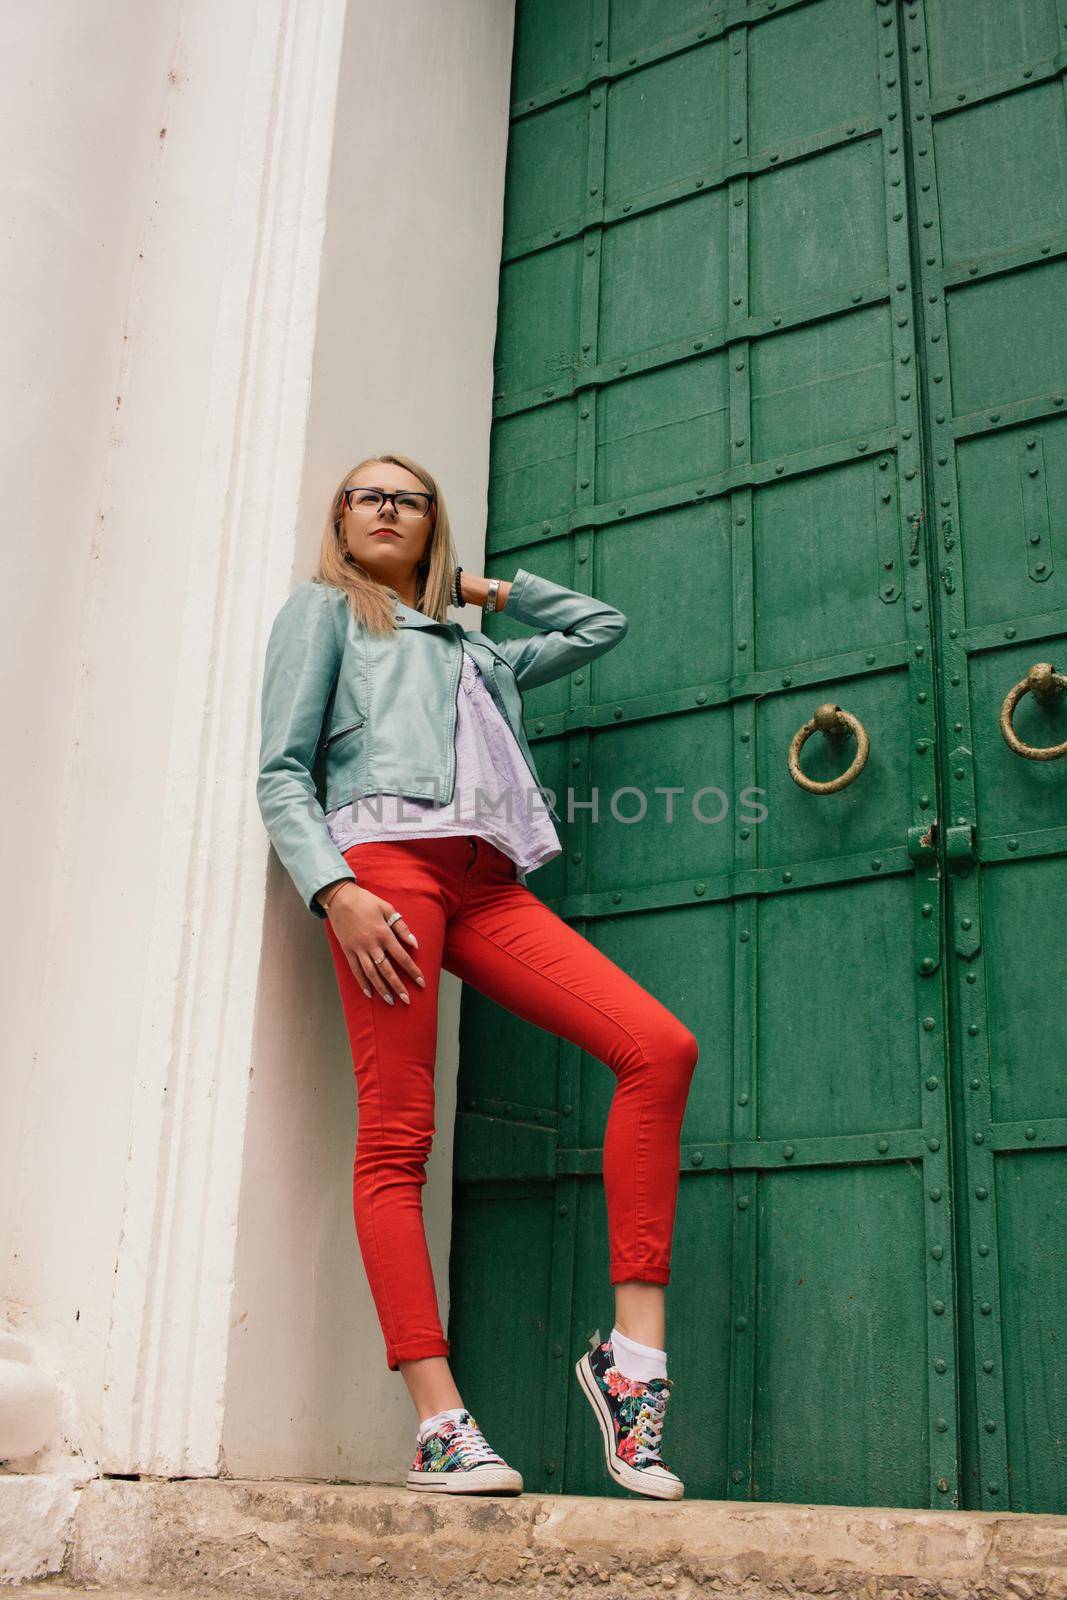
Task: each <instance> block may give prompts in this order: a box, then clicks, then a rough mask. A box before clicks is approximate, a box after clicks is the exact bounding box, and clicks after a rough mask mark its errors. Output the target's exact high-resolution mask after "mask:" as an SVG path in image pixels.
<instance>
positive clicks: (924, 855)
mask: <svg viewBox="0 0 1067 1600" xmlns="http://www.w3.org/2000/svg"><path fill="white" fill-rule="evenodd" d="M908 854H909V856H910V857H911V859H912V860H913V861H936V860H937V818H936V817H931V819H930V821H929V822H927V823H920V824H919V826H918V827H917V828H909V829H908Z"/></svg>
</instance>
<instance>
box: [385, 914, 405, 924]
mask: <svg viewBox="0 0 1067 1600" xmlns="http://www.w3.org/2000/svg"><path fill="white" fill-rule="evenodd" d="M400 917H401V912H399V911H394V912H393V914H392V916H391V917H386V919H385V926H386V927H387V928H391V927H392V926H393V923H394V922H399V921H400Z"/></svg>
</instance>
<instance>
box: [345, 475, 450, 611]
mask: <svg viewBox="0 0 1067 1600" xmlns="http://www.w3.org/2000/svg"><path fill="white" fill-rule="evenodd" d="M348 488H349V489H350V490H355V491H357V492H356V493H353V494H350V495H346V496H345V501H344V521H343V523H342V532H343V534H344V538H345V543H346V544H347V546H348V549H349V551H350V553H351V554H352V556H353V557H354V558H355V560H356V561H358V562H359V564H360V566H361V567H362V568H363V569H364V571H365V572H367V573H368V574H369V575H370V576H371V577H372V578H374V579H376V580H377V581H378V582H379V583H385V584H389V585H390V586H391V587H392V588H394V589H395V590H396V591H397V592H398V594H401V595H411V596H412V597H414V592H415V570H416V568H417V566H418V564H419V562H420V561H421V559H422V556H423V554H424V552H425V550H426V549H427V546H428V544H429V541H430V538H431V536H432V533H433V523H432V521H431V518H430V513H429V511H426V512H422V511H421V510H418V511H417V510H416V508H419V507H420V506H421V505H422V504H425V500H423V501H422V502H420V501H418V500H415V501H410V500H406V499H405V492H407V493H410V494H412V495H423V496H425V495H426V486H425V484H424V483H423V482H422V481H421V479H419V478H416V476H415V474H414V473H413V472H409V471H408V470H407V468H406V467H398V466H394V465H393V463H392V462H387V461H372V462H371V463H370V465H369V466H365V467H360V468H359V470H358V472H354V473H353V474H352V476H351V478H349V480H348ZM371 489H382V490H384V491H385V492H386V493H389V492H391V491H393V490H395V491H396V492H397V496H398V498H397V500H395V501H393V500H384V501H382V502H381V504H379V503H378V502H376V500H375V499H374V496H373V495H371V494H369V493H367V494H361V493H360V492H358V491H361V490H362V491H369V490H371ZM350 502H351V503H350Z"/></svg>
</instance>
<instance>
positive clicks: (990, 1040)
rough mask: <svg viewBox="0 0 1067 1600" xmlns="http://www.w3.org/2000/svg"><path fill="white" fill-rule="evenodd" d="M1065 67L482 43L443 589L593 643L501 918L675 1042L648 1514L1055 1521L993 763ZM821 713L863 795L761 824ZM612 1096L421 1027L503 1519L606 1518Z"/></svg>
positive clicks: (835, 41) (1058, 507) (1046, 590)
mask: <svg viewBox="0 0 1067 1600" xmlns="http://www.w3.org/2000/svg"><path fill="white" fill-rule="evenodd" d="M1065 23H1067V10H1065V7H1064V4H1063V0H1059V4H1057V0H927V3H926V4H925V5H919V4H911V5H909V4H903V5H900V4H896V3H894V0H885V3H880V0H760V3H759V4H752V5H750V6H747V7H746V6H744V5H734V6H731V7H726V6H724V5H723V3H722V0H719V3H718V4H717V5H716V4H712V3H710V0H519V3H518V10H517V18H516V41H515V57H514V66H513V79H512V103H513V104H512V123H511V133H510V142H509V149H508V172H507V187H506V200H505V237H504V248H503V255H502V262H501V276H500V306H499V326H498V336H497V348H496V390H497V393H496V399H495V410H494V425H493V435H492V479H491V482H492V486H491V503H490V532H489V545H488V548H489V563H488V565H489V570H490V573H495V574H498V575H501V576H504V577H507V576H510V575H511V574H512V573H513V572H514V570H515V568H516V566H518V565H528V566H532V567H534V568H535V569H536V570H538V571H541V572H544V573H545V574H546V575H547V576H549V577H553V578H556V579H558V580H559V581H561V582H564V583H568V584H570V585H571V586H573V587H575V588H579V589H585V590H589V591H593V592H596V593H598V594H600V595H603V596H604V597H605V598H606V599H608V600H609V601H611V603H612V604H615V605H618V606H619V607H620V608H621V609H622V610H623V611H625V612H626V613H627V615H628V617H629V619H630V632H629V634H628V636H627V639H626V641H625V643H624V644H623V645H622V646H621V647H620V648H619V649H618V650H616V651H613V652H610V653H609V654H608V655H607V656H605V657H603V658H602V659H601V660H600V661H598V662H595V663H593V665H592V668H591V669H590V670H589V671H587V672H578V673H575V674H573V675H572V676H571V677H570V678H568V679H565V680H561V681H558V682H556V683H553V684H549V685H546V686H544V687H543V688H541V689H538V690H536V691H534V692H532V693H530V694H528V695H527V696H526V715H527V728H528V731H529V734H530V737H531V739H536V740H537V741H538V743H537V746H536V751H537V756H538V763H539V768H540V771H541V774H542V777H543V779H544V781H545V783H546V784H547V785H549V786H550V787H551V788H553V789H554V790H555V792H556V794H557V797H560V798H561V799H562V802H563V803H562V804H561V805H560V807H559V809H560V811H561V814H562V815H564V816H566V815H567V813H566V810H565V805H566V798H567V794H568V790H573V792H574V796H575V802H576V803H575V809H574V820H573V821H572V822H570V823H569V825H568V826H567V828H566V832H565V836H564V839H563V843H564V846H565V849H564V854H563V856H562V857H561V858H560V859H559V860H557V861H556V862H554V863H552V864H551V865H549V866H548V867H546V868H544V869H542V870H541V871H540V872H539V873H538V874H537V876H536V878H535V879H534V880H532V882H533V886H534V887H535V888H536V890H537V892H538V893H539V894H541V895H542V897H543V898H544V899H545V900H547V901H548V903H549V904H550V905H552V906H553V908H554V909H556V910H557V911H558V912H559V913H560V914H561V915H562V916H564V917H565V918H566V919H567V920H568V921H573V922H574V924H575V925H576V926H577V927H578V928H579V929H580V930H581V931H582V932H583V933H584V934H585V935H586V936H587V937H588V938H589V939H591V940H592V941H593V942H595V943H596V944H597V945H598V946H599V947H600V948H602V949H604V950H605V951H606V952H607V953H608V954H610V955H611V956H612V958H613V959H615V960H616V961H618V962H619V963H620V964H621V965H623V966H624V967H625V968H626V969H627V970H628V971H629V972H631V973H633V975H634V976H635V977H636V978H637V979H638V980H639V981H640V982H642V983H643V984H645V986H646V987H648V988H650V989H651V990H652V991H653V992H654V993H656V994H657V995H658V996H659V997H660V998H661V999H662V1000H663V1001H664V1003H665V1004H667V1005H669V1006H670V1007H671V1008H672V1009H673V1010H675V1011H676V1012H677V1013H678V1015H679V1016H681V1017H682V1018H683V1020H684V1021H685V1022H686V1023H687V1024H688V1025H689V1026H690V1027H691V1028H692V1029H693V1031H694V1032H695V1033H696V1034H697V1036H698V1038H699V1039H700V1041H701V1057H700V1061H699V1062H698V1065H697V1070H696V1074H695V1077H694V1080H693V1087H692V1091H691V1095H690V1101H689V1108H688V1111H687V1115H686V1121H685V1125H684V1128H683V1132H682V1158H681V1181H680V1192H679V1202H678V1216H677V1224H676V1230H675V1244H674V1256H673V1263H672V1282H671V1285H670V1287H669V1289H668V1296H667V1306H668V1348H669V1354H670V1371H671V1376H672V1377H673V1378H675V1379H676V1381H677V1396H676V1402H675V1407H674V1408H672V1413H671V1417H670V1419H669V1424H668V1426H669V1429H670V1434H671V1438H670V1448H669V1450H668V1449H667V1447H666V1444H665V1449H664V1453H665V1455H666V1457H667V1459H668V1460H669V1461H670V1463H671V1465H672V1466H673V1467H675V1469H676V1470H677V1471H678V1472H679V1473H680V1474H681V1476H682V1477H683V1478H684V1479H685V1481H686V1485H687V1494H688V1495H690V1496H707V1497H713V1498H726V1497H732V1498H737V1499H759V1500H775V1501H809V1502H822V1503H837V1504H864V1505H871V1504H888V1505H900V1506H927V1505H934V1506H947V1507H957V1506H981V1507H983V1508H987V1509H1001V1508H1013V1509H1016V1510H1032V1511H1038V1510H1061V1511H1062V1510H1067V1464H1065V1463H1067V1453H1065V1450H1064V1432H1065V1429H1067V1354H1065V1342H1064V1340H1065V1336H1064V1334H1063V1327H1064V1323H1065V1316H1064V1313H1065V1311H1067V1246H1065V1243H1064V1241H1065V1239H1067V1229H1065V1227H1064V1224H1065V1221H1067V1198H1065V1195H1067V1183H1065V1179H1067V1163H1065V1160H1064V1149H1065V1147H1067V1071H1065V1068H1067V1007H1065V1005H1064V977H1065V968H1067V962H1065V958H1064V953H1063V937H1062V927H1063V921H1064V913H1065V912H1067V871H1065V860H1067V804H1065V799H1067V762H1049V761H1037V760H1032V759H1028V758H1026V757H1025V756H1022V755H1019V754H1016V753H1014V752H1013V751H1012V750H1011V749H1010V748H1009V745H1008V743H1007V742H1006V739H1005V737H1004V735H1003V734H1002V732H1001V731H1000V727H999V721H998V719H999V715H1000V709H1001V705H1002V702H1003V700H1004V697H1005V695H1006V694H1007V692H1008V690H1009V689H1011V688H1012V686H1013V685H1015V684H1016V683H1017V682H1019V681H1020V680H1022V679H1024V678H1025V677H1026V674H1027V672H1028V670H1029V668H1030V667H1031V666H1032V665H1034V664H1035V663H1038V662H1048V661H1050V660H1051V661H1052V662H1053V663H1054V664H1056V665H1061V664H1064V663H1062V662H1057V661H1056V654H1057V651H1059V653H1060V655H1061V656H1064V655H1067V652H1065V651H1064V650H1063V639H1064V636H1065V621H1067V609H1065V607H1067V599H1065V591H1064V587H1063V585H1064V571H1063V568H1064V560H1063V552H1060V556H1061V560H1060V568H1061V570H1060V571H1059V572H1058V573H1057V572H1056V570H1055V565H1054V557H1055V554H1056V552H1055V548H1054V546H1055V540H1056V537H1057V532H1058V530H1062V528H1063V526H1064V522H1065V520H1067V519H1065V512H1067V418H1065V417H1064V415H1063V413H1064V410H1065V409H1067V407H1065V397H1064V386H1065V384H1067V322H1065V318H1064V307H1065V304H1067V297H1065V294H1064V289H1065V275H1067V266H1065V258H1067V225H1065V224H1067V218H1065V188H1067V184H1065V176H1067V140H1065V116H1064V72H1065V55H1064V46H1065V43H1067V27H1065V26H1064V24H1065ZM1065 701H1067V696H1063V695H1057V694H1055V693H1053V692H1050V693H1049V694H1048V695H1047V696H1045V695H1042V694H1040V693H1031V694H1028V695H1026V696H1025V697H1024V698H1023V699H1022V700H1021V701H1020V703H1019V705H1018V707H1017V709H1016V711H1015V727H1016V728H1017V730H1018V732H1019V735H1020V736H1021V737H1022V738H1023V739H1025V740H1028V741H1029V742H1030V743H1031V744H1034V745H1045V746H1048V745H1055V744H1057V743H1060V742H1062V741H1064V740H1067V706H1065ZM835 706H836V707H839V708H840V709H841V711H842V712H843V713H845V714H847V716H848V718H850V719H858V725H860V726H861V727H862V730H863V732H862V733H861V734H860V738H861V739H863V740H864V743H865V744H866V748H867V750H868V754H867V759H866V762H865V763H864V764H863V765H862V767H861V769H860V770H858V771H856V770H855V767H856V766H857V765H858V763H853V757H854V755H855V754H856V752H857V748H858V746H857V743H856V742H855V740H854V739H853V737H852V736H851V735H845V736H839V735H838V734H837V733H836V732H835V731H834V730H833V726H832V717H831V721H830V722H827V721H826V719H825V717H822V718H821V719H820V720H819V723H818V725H813V727H812V729H811V730H810V732H809V734H808V737H807V738H806V741H805V743H804V745H803V749H802V750H801V752H800V754H799V758H798V761H799V770H798V777H799V778H800V779H802V780H806V783H807V785H808V786H802V784H801V782H797V781H794V778H793V777H791V776H790V771H789V757H790V748H791V745H795V744H796V742H797V739H798V735H799V733H800V731H801V730H802V729H806V728H807V725H808V724H809V723H813V722H814V719H815V713H816V712H817V710H818V708H820V707H835ZM851 726H852V727H854V728H855V727H857V722H852V724H851ZM864 736H865V738H864ZM850 765H851V766H852V768H853V773H854V775H853V776H852V778H851V781H849V782H848V783H847V784H846V785H844V786H838V787H835V788H833V789H832V790H830V791H822V790H820V789H819V785H820V784H826V783H829V782H831V781H832V780H833V779H835V778H836V777H838V776H840V775H842V774H843V773H844V772H845V771H846V769H849V768H850ZM812 786H814V788H813V787H812ZM667 791H674V792H673V794H668V793H667ZM749 791H755V794H751V793H750V792H749ZM720 792H721V793H720ZM594 797H595V800H596V805H597V811H596V820H593V816H592V814H591V812H592V806H591V802H592V801H593V799H594ZM760 803H762V806H763V807H764V808H765V812H762V811H761V810H760ZM669 806H670V807H671V810H670V811H669V810H668V807H669ZM668 816H671V818H672V820H671V821H669V822H668V820H667V818H668ZM613 1088H614V1079H613V1078H612V1076H611V1074H610V1072H609V1070H608V1068H607V1067H606V1066H605V1065H604V1064H603V1063H601V1062H599V1061H597V1060H594V1059H591V1058H589V1057H584V1056H583V1055H582V1054H581V1053H580V1052H579V1051H578V1050H577V1049H575V1048H574V1047H572V1046H571V1045H569V1044H567V1043H565V1042H561V1041H559V1040H557V1039H556V1038H555V1037H554V1036H552V1035H551V1034H549V1033H546V1032H544V1031H542V1030H539V1029H535V1028H532V1027H529V1026H527V1025H525V1024H523V1023H521V1022H519V1021H518V1020H517V1019H515V1018H514V1017H512V1016H510V1015H509V1014H507V1013H506V1012H504V1011H503V1010H501V1009H499V1008H497V1007H495V1006H494V1005H493V1004H492V1003H491V1002H490V1001H489V1000H488V999H486V998H485V997H484V996H482V995H480V994H479V993H477V992H476V991H475V990H474V989H472V988H470V987H469V986H468V988H467V989H466V990H465V991H464V998H463V1008H462V1017H461V1069H460V1083H459V1105H458V1111H457V1141H456V1166H455V1226H454V1233H453V1251H452V1261H451V1312H450V1330H449V1331H450V1334H451V1337H452V1338H453V1340H454V1349H455V1365H456V1370H457V1374H458V1377H459V1380H460V1383H461V1386H462V1389H463V1392H464V1395H465V1398H467V1399H468V1402H469V1403H470V1404H471V1405H472V1406H473V1407H474V1408H475V1409H476V1414H477V1416H478V1418H479V1421H480V1422H481V1423H482V1425H483V1426H484V1427H485V1428H486V1430H487V1432H489V1433H490V1434H491V1436H492V1437H495V1438H498V1439H499V1440H500V1441H501V1444H502V1447H504V1448H506V1451H507V1454H508V1458H509V1459H510V1460H512V1461H513V1462H514V1464H515V1465H517V1466H518V1467H520V1469H521V1471H522V1472H523V1474H524V1478H525V1481H526V1484H527V1487H528V1488H530V1489H533V1490H538V1489H539V1490H555V1491H560V1492H568V1493H586V1494H588V1493H592V1494H610V1493H614V1492H616V1491H615V1490H614V1489H613V1488H612V1487H611V1486H610V1485H609V1483H608V1481H607V1478H606V1475H605V1472H604V1467H603V1459H602V1455H601V1453H600V1444H599V1437H598V1434H597V1431H596V1428H595V1424H594V1421H593V1418H592V1415H591V1414H590V1413H589V1412H588V1408H587V1406H586V1403H585V1401H584V1400H583V1399H582V1397H581V1395H580V1393H579V1391H578V1389H577V1386H576V1383H575V1380H574V1375H573V1370H572V1369H573V1363H574V1361H575V1360H576V1359H577V1356H578V1355H579V1354H580V1353H581V1351H582V1349H583V1348H584V1347H585V1340H586V1338H587V1336H588V1335H589V1334H590V1332H591V1331H592V1330H593V1329H594V1328H595V1327H598V1326H599V1327H600V1328H601V1330H602V1331H603V1332H606V1331H607V1330H608V1329H609V1328H610V1326H611V1322H612V1314H613V1313H612V1298H611V1290H610V1286H609V1284H608V1278H607V1270H606V1269H607V1259H608V1253H607V1229H606V1215H605V1210H604V1199H603V1188H602V1183H601V1176H600V1150H601V1143H602V1139H603V1129H604V1121H605V1117H606V1114H607V1108H608V1105H609V1103H610V1099H611V1094H612V1090H613ZM502 1357H503V1358H504V1359H502ZM516 1384H517V1385H518V1387H516ZM519 1395H521V1398H522V1401H523V1404H522V1406H521V1408H520V1407H519V1406H517V1405H516V1398H517V1396H519Z"/></svg>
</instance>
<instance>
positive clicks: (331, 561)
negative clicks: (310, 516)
mask: <svg viewBox="0 0 1067 1600" xmlns="http://www.w3.org/2000/svg"><path fill="white" fill-rule="evenodd" d="M379 462H382V463H386V462H388V463H391V464H392V465H393V466H397V467H403V468H404V469H405V470H406V471H407V472H410V473H412V474H413V475H414V476H415V477H416V478H418V480H419V482H420V483H421V484H423V485H424V487H425V488H426V489H427V490H428V491H429V493H430V494H432V495H433V496H434V501H433V504H432V506H431V508H430V519H431V531H430V537H429V539H428V541H427V545H426V549H425V551H424V552H423V556H422V559H421V560H420V562H419V565H418V569H417V572H416V577H415V608H416V610H418V611H423V612H425V614H426V615H427V616H428V617H433V619H434V620H435V621H436V622H446V621H447V620H448V606H449V603H450V602H449V595H450V591H451V588H452V579H453V577H454V575H455V569H456V552H455V550H454V549H453V546H452V531H451V527H450V524H449V521H448V511H447V510H446V508H445V502H444V496H443V495H442V493H441V490H440V488H439V486H438V483H437V480H436V478H434V476H433V474H432V473H429V472H427V470H426V468H425V467H423V466H420V465H419V463H418V462H417V461H413V460H412V458H411V457H410V456H402V455H393V454H384V455H374V456H364V458H363V460H362V461H357V462H356V465H355V466H354V467H350V468H349V469H348V471H347V472H346V473H345V475H344V477H343V478H342V479H341V481H340V483H339V484H338V485H337V488H336V489H335V490H334V492H333V498H332V499H331V501H330V509H329V512H328V513H327V517H326V525H325V527H324V528H323V530H322V545H321V547H320V550H319V570H318V572H317V574H316V576H317V578H318V580H319V582H320V583H332V584H334V585H336V587H337V588H338V589H343V590H344V592H345V594H346V595H347V596H348V604H349V606H350V607H351V609H352V612H353V614H354V616H355V617H356V620H357V621H358V622H359V623H361V624H362V626H363V627H365V628H367V629H368V630H369V631H370V632H371V633H382V634H385V633H393V632H395V630H396V621H395V618H394V615H393V601H394V600H395V599H396V591H395V589H393V588H391V587H390V586H389V585H387V584H383V583H379V582H378V581H377V580H376V579H375V578H372V577H370V576H369V575H368V574H367V572H365V571H364V569H363V568H362V567H361V566H360V564H359V562H358V561H357V560H356V558H355V557H354V556H353V555H352V554H351V552H350V551H349V549H348V546H347V544H346V543H345V537H344V492H345V490H346V489H347V488H348V486H349V480H350V479H351V478H352V477H353V475H354V474H355V473H357V472H359V471H360V469H361V468H362V467H369V466H376V465H377V464H378V463H379Z"/></svg>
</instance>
